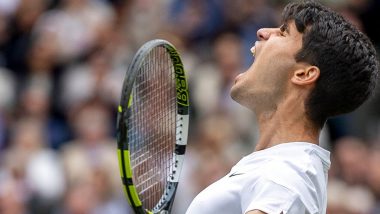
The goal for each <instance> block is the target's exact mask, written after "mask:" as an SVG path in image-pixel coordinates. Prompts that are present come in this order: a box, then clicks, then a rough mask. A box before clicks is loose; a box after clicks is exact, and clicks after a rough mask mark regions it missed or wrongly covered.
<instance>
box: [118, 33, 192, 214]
mask: <svg viewBox="0 0 380 214" xmlns="http://www.w3.org/2000/svg"><path fill="white" fill-rule="evenodd" d="M156 47H164V48H165V50H166V51H167V53H168V54H169V55H170V59H171V62H172V64H173V67H174V72H175V83H176V95H177V96H176V103H177V116H176V142H175V150H174V151H173V153H174V154H173V164H172V165H171V168H170V173H169V175H168V177H167V181H166V187H165V189H164V194H163V195H162V196H161V199H160V200H159V202H158V203H157V204H156V206H155V207H154V208H153V209H152V210H146V209H144V205H143V204H142V202H141V200H140V198H139V195H138V192H137V190H136V187H135V186H134V183H133V179H132V177H133V171H132V165H131V159H130V152H129V142H128V136H127V134H128V132H127V130H128V119H127V118H129V114H130V112H131V111H129V109H130V107H131V105H132V99H133V98H132V94H131V93H132V88H133V85H134V82H135V79H136V77H137V75H138V71H139V68H140V67H141V65H142V63H143V61H144V60H145V57H146V56H147V55H148V53H149V52H150V51H152V50H153V49H154V48H156ZM189 105H190V102H189V90H188V84H187V80H186V73H185V70H184V67H183V64H182V61H181V58H180V56H179V54H178V52H177V51H176V49H175V48H174V46H173V45H172V44H170V43H169V42H168V41H165V40H161V39H156V40H151V41H149V42H147V43H145V44H144V45H143V46H142V47H141V48H140V49H139V50H138V51H137V53H136V55H135V56H134V58H133V60H132V63H131V64H130V66H129V68H128V70H127V74H126V77H125V79H124V83H123V89H122V95H121V99H120V105H119V106H118V115H117V145H118V149H117V153H118V160H119V168H120V175H121V180H122V183H123V189H124V193H125V195H126V197H127V199H128V202H129V204H130V205H131V207H132V209H133V210H134V212H135V213H137V214H146V213H160V214H166V213H170V210H171V208H172V205H173V202H174V197H175V194H176V190H177V187H178V182H179V177H180V174H181V169H182V165H183V162H184V155H185V151H186V145H187V137H188V125H189Z"/></svg>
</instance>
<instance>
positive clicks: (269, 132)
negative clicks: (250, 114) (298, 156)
mask: <svg viewBox="0 0 380 214" xmlns="http://www.w3.org/2000/svg"><path fill="white" fill-rule="evenodd" d="M256 115H257V119H258V124H259V131H260V137H259V141H258V143H257V145H256V151H258V150H263V149H266V148H269V147H272V146H275V145H278V144H282V143H289V142H309V143H314V144H317V145H318V144H319V133H320V129H319V128H315V126H313V125H312V123H311V122H310V121H309V120H308V119H307V117H306V113H305V110H304V104H303V101H302V100H300V96H293V98H288V99H287V100H286V101H284V102H282V103H280V104H279V105H277V106H276V108H273V109H272V110H270V111H263V112H256Z"/></svg>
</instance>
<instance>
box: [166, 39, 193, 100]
mask: <svg viewBox="0 0 380 214" xmlns="http://www.w3.org/2000/svg"><path fill="white" fill-rule="evenodd" d="M167 48H168V50H169V53H170V58H171V59H172V61H173V64H174V71H175V78H176V89H177V102H178V104H179V105H182V106H189V92H188V90H187V81H186V77H185V70H184V69H183V65H182V62H181V58H180V57H179V55H178V54H177V52H176V50H175V49H173V48H172V47H170V46H167Z"/></svg>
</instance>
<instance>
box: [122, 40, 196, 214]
mask: <svg viewBox="0 0 380 214" xmlns="http://www.w3.org/2000/svg"><path fill="white" fill-rule="evenodd" d="M188 122H189V92H188V85H187V81H186V74H185V71H184V68H183V64H182V62H181V58H180V56H179V54H178V53H177V51H176V49H175V48H174V47H173V45H171V44H170V43H169V42H167V41H165V40H152V41H149V42H147V43H145V44H144V45H143V46H142V47H141V48H140V49H139V50H138V51H137V53H136V55H135V56H134V58H133V61H132V63H131V64H130V66H129V68H128V71H127V73H126V77H125V79H124V83H123V89H122V95H121V100H120V105H119V107H118V118H117V141H118V151H117V152H118V158H119V166H120V174H121V180H122V183H123V187H124V192H125V195H126V197H127V199H128V202H129V204H130V205H131V207H132V208H133V210H134V212H135V213H139V214H140V213H170V210H171V207H172V205H173V201H174V196H175V193H176V190H177V186H178V181H179V177H180V173H181V167H182V163H183V161H184V155H185V150H186V144H187V134H188Z"/></svg>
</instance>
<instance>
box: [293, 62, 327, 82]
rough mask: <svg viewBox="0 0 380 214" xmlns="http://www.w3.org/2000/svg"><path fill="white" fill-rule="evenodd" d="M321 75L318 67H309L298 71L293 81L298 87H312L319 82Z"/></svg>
mask: <svg viewBox="0 0 380 214" xmlns="http://www.w3.org/2000/svg"><path fill="white" fill-rule="evenodd" d="M319 74H320V71H319V68H318V67H317V66H307V67H303V68H301V69H298V70H296V71H295V72H294V74H293V77H292V79H291V81H292V83H294V84H296V85H310V84H313V83H315V82H316V81H317V80H318V78H319Z"/></svg>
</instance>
